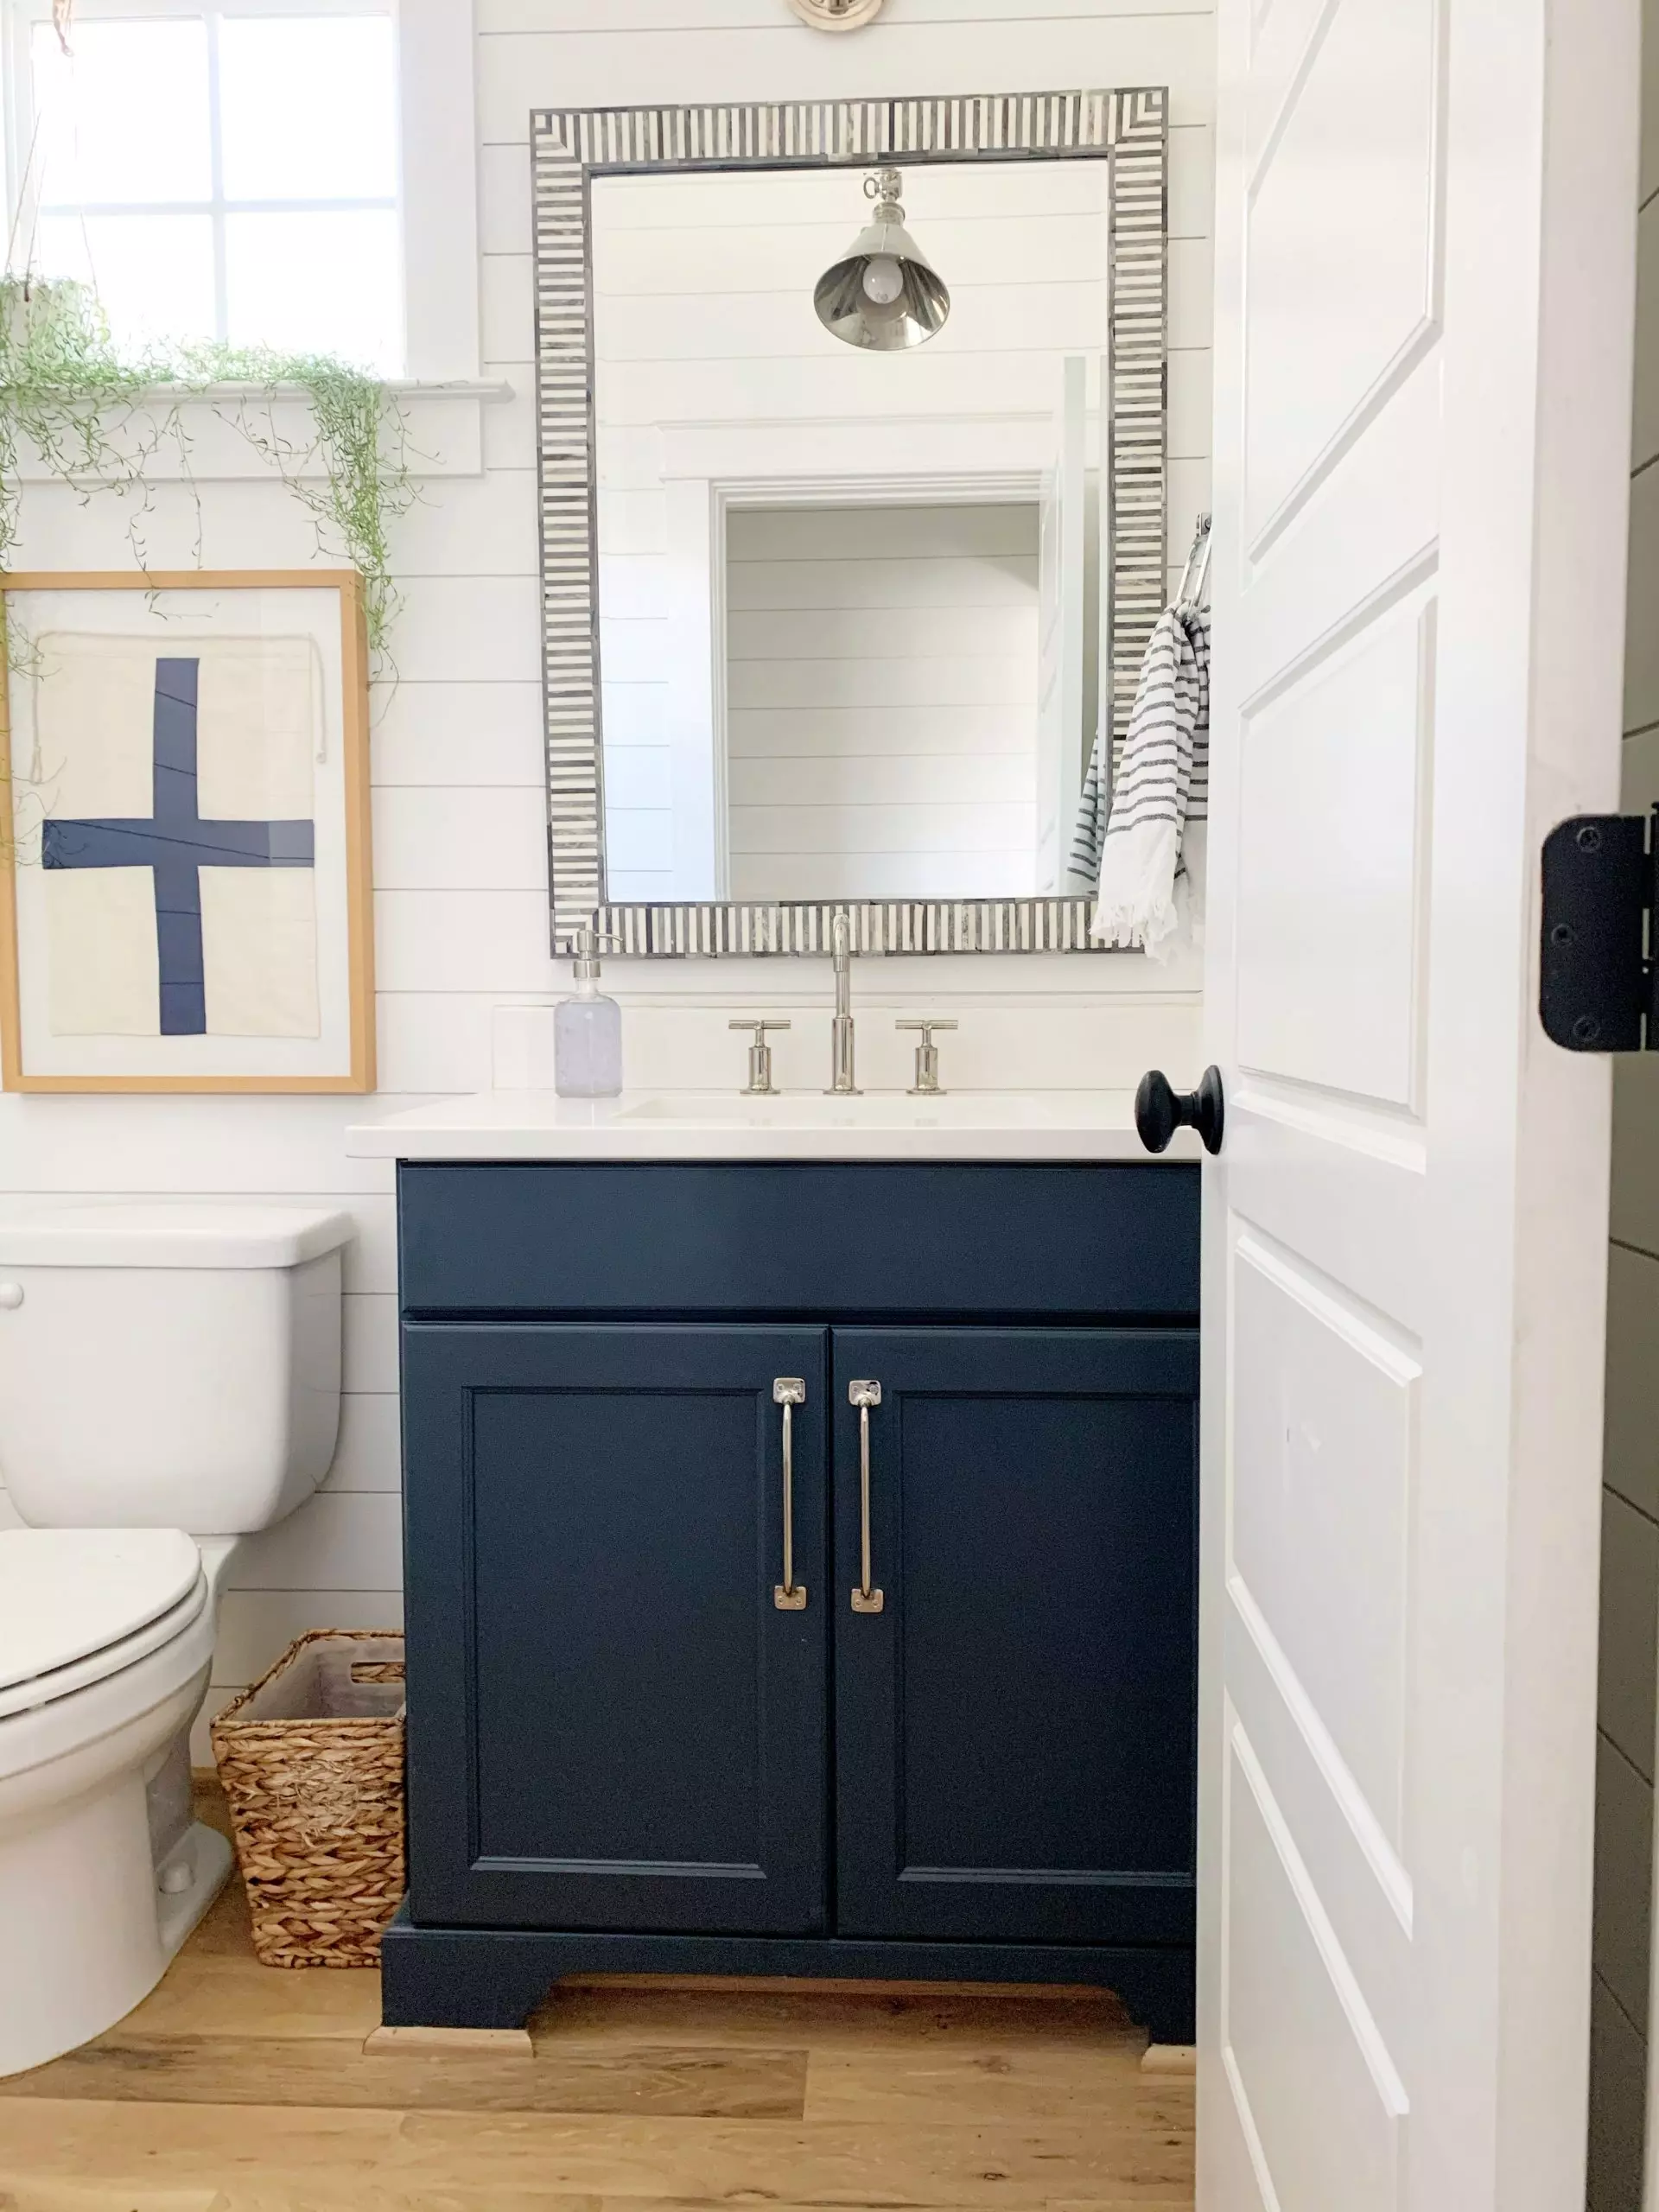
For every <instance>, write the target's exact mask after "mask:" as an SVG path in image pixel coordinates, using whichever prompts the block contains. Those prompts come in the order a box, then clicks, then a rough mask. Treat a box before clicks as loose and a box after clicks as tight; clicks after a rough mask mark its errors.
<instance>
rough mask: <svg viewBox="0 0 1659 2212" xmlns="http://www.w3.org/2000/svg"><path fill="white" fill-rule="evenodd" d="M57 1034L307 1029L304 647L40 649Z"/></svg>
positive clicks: (312, 708) (311, 879)
mask: <svg viewBox="0 0 1659 2212" xmlns="http://www.w3.org/2000/svg"><path fill="white" fill-rule="evenodd" d="M40 645H41V664H42V670H43V674H42V677H41V680H40V682H39V683H38V685H37V693H38V703H37V708H36V717H35V727H36V751H37V754H38V757H39V762H40V771H41V781H40V788H41V797H42V804H43V810H44V815H45V819H44V821H43V822H42V823H41V842H40V861H41V881H42V889H43V898H44V914H45V923H46V933H47V938H48V958H47V963H46V964H47V973H48V979H49V989H48V998H49V1018H48V1027H49V1028H50V1031H51V1033H53V1034H54V1035H55V1036H60V1037H75V1036H80V1037H92V1036H106V1037H122V1036H126V1037H143V1036H149V1037H156V1038H172V1039H187V1038H206V1037H213V1036H223V1037H238V1038H260V1037H265V1038H270V1039H302V1038H315V1037H316V1036H317V1035H318V1033H319V1005H318V981H317V912H316V878H317V868H318V850H317V823H316V821H315V807H316V799H315V791H314V782H315V772H314V768H313V760H314V758H315V746H316V736H317V718H318V713H319V702H318V692H319V688H320V687H319V683H318V681H317V677H316V669H315V653H314V651H313V649H312V647H311V645H310V644H309V641H308V640H307V639H303V638H292V639H270V638H255V639H226V638H215V639H201V640H200V641H197V642H188V643H187V642H180V643H178V644H176V645H175V644H173V643H172V642H171V641H168V643H166V644H161V645H157V644H156V643H155V642H153V641H151V640H140V639H130V638H115V637H110V636H97V635H87V636H79V637H77V636H69V635H64V634H61V633H60V634H58V635H55V636H50V637H46V638H42V639H41V641H40Z"/></svg>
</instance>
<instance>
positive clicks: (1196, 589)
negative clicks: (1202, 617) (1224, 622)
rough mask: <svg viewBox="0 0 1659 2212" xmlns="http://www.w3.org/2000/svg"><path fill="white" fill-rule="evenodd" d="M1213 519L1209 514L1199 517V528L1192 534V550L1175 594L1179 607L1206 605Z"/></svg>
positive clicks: (1187, 557)
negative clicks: (1205, 595) (1205, 596)
mask: <svg viewBox="0 0 1659 2212" xmlns="http://www.w3.org/2000/svg"><path fill="white" fill-rule="evenodd" d="M1210 525H1211V517H1210V516H1209V514H1207V513H1205V514H1201V515H1200V516H1199V517H1198V528H1197V529H1196V530H1195V531H1193V533H1192V551H1191V552H1190V553H1189V554H1188V555H1187V556H1186V566H1185V568H1184V569H1182V570H1181V582H1180V588H1179V590H1178V591H1177V593H1176V594H1175V601H1176V604H1177V605H1178V606H1180V607H1200V606H1202V605H1203V603H1204V593H1205V586H1206V585H1207V584H1208V582H1209V581H1210V539H1211V530H1210Z"/></svg>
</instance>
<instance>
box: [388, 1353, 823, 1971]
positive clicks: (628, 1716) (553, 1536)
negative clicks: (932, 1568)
mask: <svg viewBox="0 0 1659 2212" xmlns="http://www.w3.org/2000/svg"><path fill="white" fill-rule="evenodd" d="M826 1367H827V1338H826V1333H825V1332H823V1330H821V1329H814V1328H796V1329H771V1328H760V1327H756V1328H744V1327H701V1328H699V1327H669V1328H662V1327H650V1326H644V1325H636V1326H627V1327H575V1326H572V1327H563V1326H557V1325H527V1326H520V1327H509V1326H476V1325H435V1326H433V1325H418V1324H417V1325H410V1326H408V1327H406V1328H405V1330H404V1456H405V1470H406V1474H405V1491H406V1503H407V1529H408V1538H407V1542H408V1575H407V1585H408V1587H407V1604H408V1646H409V1653H408V1658H409V1715H410V1718H409V1797H410V1904H411V1910H412V1914H413V1916H414V1918H415V1920H416V1922H417V1923H421V1922H425V1923H434V1924H435V1923H448V1924H451V1925H455V1926H474V1927H476V1926H503V1927H511V1926H520V1927H543V1928H569V1929H595V1928H632V1929H657V1930H664V1931H673V1932H677V1933H711V1934H713V1933H727V1934H736V1933H744V1934H767V1935H810V1934H813V1933H817V1932H821V1931H822V1930H823V1928H824V1926H825V1919H826V1903H825V1900H826V1896H827V1889H828V1881H827V1871H826V1870H827V1856H828V1838H827V1831H828V1810H827V1790H828V1786H829V1782H828V1777H829V1762H828V1745H827V1740H826V1721H825V1713H826V1707H827V1690H826V1650H827V1645H828V1624H829V1610H828V1599H829V1590H828V1586H827V1582H826V1579H825V1568H826V1564H827V1562H826V1560H825V1544H824V1536H825V1491H824V1457H825V1441H824V1439H825V1404H826ZM779 1385H781V1386H782V1387H781V1389H779V1387H777V1386H779ZM780 1397H781V1398H785V1399H788V1400H790V1401H791V1402H790V1403H789V1405H788V1407H787V1412H788V1416H789V1441H790V1454H791V1484H790V1491H791V1499H790V1503H791V1523H792V1528H791V1534H792V1552H793V1561H792V1563H793V1570H794V1571H793V1574H792V1576H791V1578H790V1582H791V1592H790V1594H791V1595H792V1596H793V1597H795V1598H796V1599H798V1600H800V1602H797V1603H793V1604H790V1603H785V1604H780V1603H779V1602H778V1592H779V1590H780V1588H781V1586H783V1584H784V1582H785V1573H784V1559H785V1530H784V1518H785V1499H784V1484H783V1461H784V1440H785V1428H784V1422H785V1406H784V1404H782V1403H780V1402H779V1401H780Z"/></svg>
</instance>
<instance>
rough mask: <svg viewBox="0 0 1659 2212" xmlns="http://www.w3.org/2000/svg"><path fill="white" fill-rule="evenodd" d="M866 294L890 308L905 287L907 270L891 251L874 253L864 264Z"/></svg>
mask: <svg viewBox="0 0 1659 2212" xmlns="http://www.w3.org/2000/svg"><path fill="white" fill-rule="evenodd" d="M863 283H864V296H865V298H866V299H868V300H873V301H874V302H875V304H876V306H877V307H879V308H890V307H891V306H892V305H893V302H894V301H895V300H896V299H897V298H898V296H899V294H900V292H902V291H903V290H904V289H905V272H904V270H902V269H901V268H900V267H899V264H898V263H897V262H896V261H895V260H894V259H893V256H892V255H891V254H890V253H873V254H872V255H871V256H870V257H869V259H868V261H867V262H866V263H865V264H864V278H863Z"/></svg>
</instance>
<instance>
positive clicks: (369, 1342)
mask: <svg viewBox="0 0 1659 2212" xmlns="http://www.w3.org/2000/svg"><path fill="white" fill-rule="evenodd" d="M341 1330H342V1345H343V1351H344V1358H343V1362H342V1366H341V1376H342V1380H343V1383H344V1387H345V1388H346V1389H347V1390H365V1391H370V1392H380V1391H386V1390H396V1389H397V1388H398V1377H397V1294H396V1293H395V1292H393V1291H379V1290H376V1291H354V1292H353V1293H352V1294H351V1295H350V1296H349V1297H348V1298H346V1300H344V1303H343V1308H342V1313H341Z"/></svg>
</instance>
